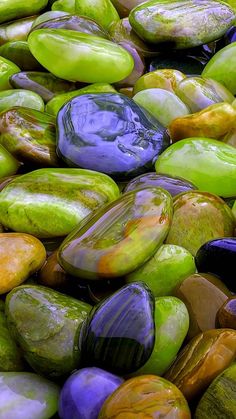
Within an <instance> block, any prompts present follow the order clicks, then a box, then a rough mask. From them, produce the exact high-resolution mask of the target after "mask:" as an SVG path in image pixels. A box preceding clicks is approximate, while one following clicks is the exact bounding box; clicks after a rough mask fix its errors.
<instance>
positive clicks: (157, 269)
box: [126, 244, 196, 297]
mask: <svg viewBox="0 0 236 419" xmlns="http://www.w3.org/2000/svg"><path fill="white" fill-rule="evenodd" d="M194 272H196V266H195V262H194V257H193V256H192V255H191V253H190V252H188V250H186V249H184V248H183V247H181V246H176V245H173V244H164V245H162V246H161V247H160V248H159V249H158V250H157V252H156V253H155V255H154V256H153V257H152V258H151V259H149V260H148V261H147V262H146V263H145V264H144V265H142V266H141V267H140V268H139V269H137V270H136V271H134V272H131V273H130V274H129V275H127V276H126V282H136V281H144V282H145V283H146V284H147V285H148V286H149V288H150V289H151V291H152V292H153V294H154V296H155V297H161V296H165V295H173V292H174V290H175V288H176V287H177V286H178V285H180V284H181V283H182V281H183V280H184V279H185V278H187V277H188V276H189V275H192V274H193V273H194Z"/></svg>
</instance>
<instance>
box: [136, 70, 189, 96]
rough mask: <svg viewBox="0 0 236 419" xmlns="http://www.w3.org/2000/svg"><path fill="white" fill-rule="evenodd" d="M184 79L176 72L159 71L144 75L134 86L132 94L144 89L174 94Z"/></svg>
mask: <svg viewBox="0 0 236 419" xmlns="http://www.w3.org/2000/svg"><path fill="white" fill-rule="evenodd" d="M185 78H186V76H185V74H183V73H182V72H181V71H178V70H172V69H159V70H155V71H150V72H149V73H146V74H144V75H143V76H142V77H140V78H139V80H137V82H136V83H135V85H134V94H136V93H138V92H141V91H142V90H145V89H152V88H159V89H164V90H168V91H169V92H172V93H175V91H176V89H177V86H178V84H179V83H180V82H181V81H182V80H184V79H185Z"/></svg>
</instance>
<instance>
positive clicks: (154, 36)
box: [129, 0, 235, 49]
mask: <svg viewBox="0 0 236 419" xmlns="http://www.w3.org/2000/svg"><path fill="white" fill-rule="evenodd" d="M234 19H235V14H234V11H233V10H232V9H231V7H230V6H228V5H226V4H225V3H223V2H220V1H214V0H201V3H200V4H199V3H198V2H196V1H194V0H181V1H180V0H175V1H160V0H151V1H147V2H144V3H143V4H141V5H140V6H137V7H136V8H134V9H133V10H132V11H131V13H130V15H129V21H130V24H131V26H132V28H133V29H134V30H135V32H137V34H138V35H139V37H140V38H141V39H143V40H144V41H147V42H150V43H154V44H159V43H170V44H172V46H174V48H176V49H184V48H191V47H195V46H198V45H202V44H205V43H208V42H211V41H214V40H215V39H218V38H221V37H222V35H224V33H225V32H226V31H227V29H229V28H230V26H231V25H232V24H233V22H234Z"/></svg>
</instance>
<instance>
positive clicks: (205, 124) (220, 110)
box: [168, 102, 236, 142]
mask: <svg viewBox="0 0 236 419" xmlns="http://www.w3.org/2000/svg"><path fill="white" fill-rule="evenodd" d="M235 120H236V110H235V109H234V108H233V106H232V105H230V104H229V103H226V102H221V103H216V104H214V105H210V106H208V107H207V108H204V109H202V110H201V111H199V112H196V113H193V114H190V115H185V116H180V117H178V118H176V119H175V120H172V121H170V125H169V127H168V129H169V133H170V136H171V139H172V141H173V142H176V141H179V140H182V139H184V138H190V137H205V138H214V139H216V140H219V139H221V138H222V137H223V136H224V135H226V134H227V133H228V132H230V131H231V130H232V129H233V128H234V127H235Z"/></svg>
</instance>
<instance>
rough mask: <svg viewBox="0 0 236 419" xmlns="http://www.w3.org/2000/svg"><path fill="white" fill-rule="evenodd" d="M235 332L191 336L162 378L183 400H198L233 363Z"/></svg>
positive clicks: (207, 332) (220, 331)
mask: <svg viewBox="0 0 236 419" xmlns="http://www.w3.org/2000/svg"><path fill="white" fill-rule="evenodd" d="M235 355H236V331H235V330H232V329H213V330H208V331H206V332H204V333H201V334H200V335H198V336H195V337H194V338H193V339H192V340H191V341H190V342H189V343H188V344H187V345H186V346H185V347H184V348H183V349H182V350H181V352H180V353H179V355H178V357H177V358H176V360H175V362H174V363H173V365H172V366H171V368H170V369H169V370H168V371H167V373H166V374H165V378H166V379H167V380H170V381H171V382H172V383H173V384H175V385H176V386H177V387H178V388H179V389H180V391H182V393H183V394H184V396H185V397H186V399H187V400H188V401H189V400H192V399H194V398H196V397H199V396H200V395H201V394H202V393H203V392H204V391H205V390H206V388H207V387H208V386H209V385H210V384H211V382H212V381H213V380H214V378H216V377H217V375H219V374H220V373H221V372H222V371H224V369H225V368H227V367H228V366H229V365H230V364H231V363H232V362H233V361H234V359H235Z"/></svg>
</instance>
